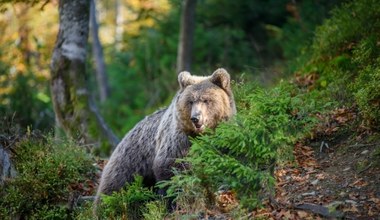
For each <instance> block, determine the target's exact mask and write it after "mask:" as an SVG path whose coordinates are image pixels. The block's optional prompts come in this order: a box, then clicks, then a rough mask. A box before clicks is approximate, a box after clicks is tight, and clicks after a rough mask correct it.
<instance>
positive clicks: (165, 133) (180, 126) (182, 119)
mask: <svg viewBox="0 0 380 220" xmlns="http://www.w3.org/2000/svg"><path fill="white" fill-rule="evenodd" d="M178 82H179V85H180V90H179V91H178V92H177V94H176V96H175V97H174V98H173V101H172V103H171V104H170V105H169V107H167V108H166V109H162V110H159V111H157V112H155V113H153V114H152V115H149V116H147V117H145V118H144V119H143V120H142V121H140V122H139V123H138V124H137V125H136V126H135V127H134V128H133V129H132V130H131V131H130V132H129V133H128V134H127V135H126V136H125V137H124V138H123V140H122V141H121V142H120V143H119V145H118V146H117V147H116V149H115V151H114V152H113V153H112V155H111V158H110V159H109V161H108V163H107V165H106V166H105V168H104V170H103V173H102V177H101V180H100V185H99V188H98V192H97V198H96V203H98V202H99V198H100V195H101V194H111V193H112V192H113V191H118V190H120V189H121V188H122V187H123V186H124V184H125V183H126V182H132V181H133V180H134V176H135V175H141V176H142V177H143V178H144V183H146V184H147V185H153V184H154V183H156V182H157V181H161V180H167V179H169V178H170V177H171V176H172V175H173V174H172V172H171V170H172V167H173V165H174V162H175V160H176V159H177V158H182V157H184V156H185V155H186V154H187V152H188V150H189V148H190V146H191V144H190V141H189V136H196V135H199V134H200V133H202V132H203V131H204V129H205V128H211V129H214V128H215V127H216V126H217V124H218V123H219V122H221V121H223V120H228V119H230V118H231V117H232V116H233V115H234V114H235V113H236V107H235V101H234V97H233V94H232V90H231V86H230V76H229V74H228V73H227V71H226V70H224V69H217V70H216V71H215V72H214V73H213V74H212V75H211V76H205V77H199V76H192V75H190V73H188V72H181V73H180V74H179V75H178Z"/></svg>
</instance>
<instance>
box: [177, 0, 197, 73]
mask: <svg viewBox="0 0 380 220" xmlns="http://www.w3.org/2000/svg"><path fill="white" fill-rule="evenodd" d="M196 4H197V0H183V6H182V15H181V24H180V36H179V41H178V53H177V73H179V72H181V71H184V70H186V71H190V67H191V56H192V47H193V36H194V27H195V7H196Z"/></svg>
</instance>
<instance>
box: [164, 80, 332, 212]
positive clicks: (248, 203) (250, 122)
mask: <svg viewBox="0 0 380 220" xmlns="http://www.w3.org/2000/svg"><path fill="white" fill-rule="evenodd" d="M298 93H300V94H299V95H293V94H298ZM235 94H236V97H235V99H236V102H237V107H238V114H237V116H236V118H235V119H234V120H232V121H230V122H226V123H222V124H220V125H219V126H218V127H217V128H216V130H215V132H214V133H212V132H210V133H208V134H206V135H203V136H200V137H198V138H196V139H193V140H192V147H191V150H190V153H189V156H188V157H187V158H185V159H184V161H182V162H185V163H189V164H190V167H191V169H190V170H185V171H183V172H180V173H179V174H177V175H176V176H175V177H173V179H172V180H171V181H169V182H167V183H164V186H169V190H168V192H169V194H174V195H175V196H177V201H180V202H178V203H179V205H180V206H181V205H185V206H186V204H187V206H189V205H188V204H190V206H192V205H193V204H192V202H195V201H197V202H199V200H203V201H204V202H203V203H205V204H206V205H207V203H210V201H212V200H213V193H214V192H216V191H217V190H218V189H219V187H221V186H228V187H229V188H231V189H232V190H234V191H235V192H237V195H238V198H239V200H240V204H241V205H242V206H243V207H249V208H252V207H256V206H258V205H259V204H260V195H262V194H261V193H260V191H265V192H268V190H269V191H270V188H271V186H273V178H272V176H271V175H272V172H273V169H274V165H275V163H276V161H281V160H282V159H284V158H285V157H286V154H287V155H290V154H291V150H292V147H291V146H292V144H293V143H294V141H295V140H296V138H297V137H299V136H300V135H305V134H306V133H307V132H308V130H309V129H310V128H311V127H312V125H313V122H315V119H313V118H312V116H311V114H312V113H314V112H316V111H318V110H321V109H322V108H324V107H325V106H324V105H323V104H322V102H321V103H316V102H315V101H312V99H310V96H309V95H305V94H302V91H299V90H298V89H297V88H295V87H294V86H292V85H289V84H287V83H282V84H280V85H279V86H278V87H275V88H273V89H271V90H264V89H262V88H259V87H257V85H255V84H245V85H243V84H239V85H237V86H236V89H235Z"/></svg>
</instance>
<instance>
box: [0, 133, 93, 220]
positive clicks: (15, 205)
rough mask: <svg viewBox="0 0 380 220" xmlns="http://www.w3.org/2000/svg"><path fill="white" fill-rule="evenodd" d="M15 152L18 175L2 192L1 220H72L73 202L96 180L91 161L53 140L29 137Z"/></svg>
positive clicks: (72, 146)
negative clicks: (89, 181) (93, 179)
mask: <svg viewBox="0 0 380 220" xmlns="http://www.w3.org/2000/svg"><path fill="white" fill-rule="evenodd" d="M12 150H13V151H14V152H17V153H15V154H14V156H13V158H12V159H13V162H14V164H15V168H16V171H17V175H16V177H14V178H11V179H6V180H5V182H4V185H3V186H2V188H1V190H0V197H1V200H0V219H15V218H21V219H25V218H26V219H70V218H71V217H72V211H73V208H74V207H72V206H71V204H72V203H73V200H72V199H74V198H76V196H77V195H80V194H81V193H84V191H85V190H84V188H85V187H86V184H87V182H86V180H89V179H92V178H94V176H93V175H94V167H93V165H92V163H93V160H92V159H91V157H90V156H89V155H88V154H87V153H86V152H85V151H84V150H83V149H82V148H80V147H78V146H77V145H75V144H74V143H72V142H69V141H56V140H54V139H53V138H51V137H50V136H48V137H34V136H31V135H26V136H25V137H24V138H22V139H21V140H20V141H19V142H18V143H16V144H15V146H13V147H12Z"/></svg>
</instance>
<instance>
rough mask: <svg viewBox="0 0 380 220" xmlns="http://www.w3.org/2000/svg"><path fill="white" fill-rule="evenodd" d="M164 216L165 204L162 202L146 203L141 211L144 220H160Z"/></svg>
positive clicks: (165, 211) (165, 213)
mask: <svg viewBox="0 0 380 220" xmlns="http://www.w3.org/2000/svg"><path fill="white" fill-rule="evenodd" d="M166 215H167V210H166V204H165V203H164V202H162V201H152V202H148V203H147V204H146V206H145V209H144V210H143V216H144V219H145V220H162V219H165V216H166Z"/></svg>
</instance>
